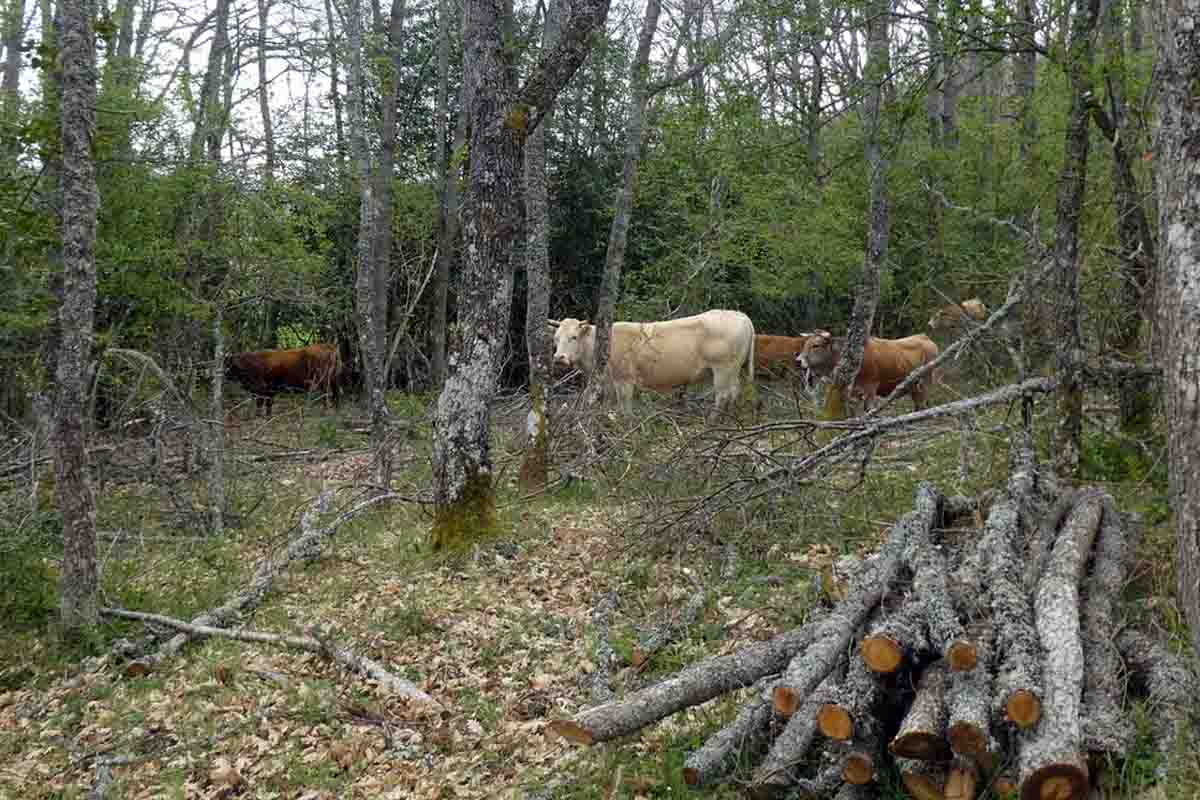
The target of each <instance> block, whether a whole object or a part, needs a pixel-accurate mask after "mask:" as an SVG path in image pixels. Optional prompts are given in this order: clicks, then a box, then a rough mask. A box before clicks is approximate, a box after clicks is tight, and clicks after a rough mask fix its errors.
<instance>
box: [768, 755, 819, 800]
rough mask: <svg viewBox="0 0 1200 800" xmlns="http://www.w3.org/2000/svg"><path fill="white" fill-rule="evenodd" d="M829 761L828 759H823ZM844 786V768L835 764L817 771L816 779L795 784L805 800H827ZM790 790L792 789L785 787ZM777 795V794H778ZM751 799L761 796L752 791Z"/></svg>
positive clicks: (773, 795)
mask: <svg viewBox="0 0 1200 800" xmlns="http://www.w3.org/2000/svg"><path fill="white" fill-rule="evenodd" d="M823 760H824V761H828V759H823ZM841 786H842V768H841V766H840V765H838V764H835V763H825V764H824V766H822V767H821V769H819V770H818V771H817V774H816V776H815V777H812V778H801V779H799V780H798V781H796V783H795V790H796V794H797V795H798V796H800V797H802V798H805V800H825V798H827V797H829V796H831V795H832V794H833V793H834V792H837V791H838V790H839V788H840V787H841ZM785 788H790V787H785ZM776 794H777V793H776ZM776 794H771V795H767V797H775V796H776ZM751 797H754V798H755V799H756V800H757V799H758V797H759V795H756V794H754V792H753V791H751Z"/></svg>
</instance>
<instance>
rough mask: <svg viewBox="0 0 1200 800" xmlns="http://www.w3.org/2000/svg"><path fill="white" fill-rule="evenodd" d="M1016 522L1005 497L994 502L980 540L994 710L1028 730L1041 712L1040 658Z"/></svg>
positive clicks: (998, 714)
mask: <svg viewBox="0 0 1200 800" xmlns="http://www.w3.org/2000/svg"><path fill="white" fill-rule="evenodd" d="M1019 524H1020V523H1019V521H1018V516H1017V509H1016V506H1015V505H1014V503H1013V502H1012V501H1011V500H1007V499H1006V500H1004V501H1002V502H999V503H996V504H995V505H993V506H992V510H991V513H989V514H988V518H987V523H986V524H985V526H984V532H983V538H984V541H986V542H988V552H990V554H991V560H990V561H989V562H988V570H987V585H988V589H989V590H990V594H991V605H992V623H993V625H994V626H995V635H996V639H995V642H996V654H997V660H996V688H995V700H994V702H993V708H994V709H995V714H996V716H997V718H1003V719H1007V720H1008V721H1009V722H1012V723H1013V724H1015V725H1017V726H1018V727H1021V728H1029V727H1032V726H1034V725H1036V724H1037V722H1038V720H1039V719H1041V716H1042V685H1041V662H1040V660H1039V655H1040V651H1039V644H1038V634H1037V629H1036V628H1035V627H1034V618H1033V606H1032V604H1031V603H1030V599H1029V591H1028V590H1027V589H1026V587H1025V585H1024V583H1023V582H1022V581H1021V568H1020V562H1019V561H1018V559H1017V553H1018V552H1019V549H1018V548H1017V546H1016V542H1017V541H1018V537H1019V536H1020V530H1019Z"/></svg>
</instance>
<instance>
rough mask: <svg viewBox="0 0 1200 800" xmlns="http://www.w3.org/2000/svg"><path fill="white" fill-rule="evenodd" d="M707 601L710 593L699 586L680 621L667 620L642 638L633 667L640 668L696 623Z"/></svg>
mask: <svg viewBox="0 0 1200 800" xmlns="http://www.w3.org/2000/svg"><path fill="white" fill-rule="evenodd" d="M707 601H708V592H707V591H706V590H705V589H704V588H703V587H700V586H697V587H696V590H695V591H694V592H693V593H692V596H691V597H690V598H688V602H687V605H685V606H684V607H683V610H682V611H681V612H680V614H679V618H678V619H676V620H671V619H668V620H665V621H664V622H663V623H662V624H660V625H659V626H658V627H657V628H655V629H654V630H653V631H651V632H650V633H648V634H646V635H645V636H643V637H642V639H641V641H639V642H638V644H637V647H635V648H634V649H633V655H632V656H631V657H630V659H629V660H630V662H631V663H632V664H633V666H635V667H640V666H641V665H642V664H644V663H646V661H647V660H648V659H649V658H650V657H651V656H653V655H654V654H655V653H657V652H658V651H659V650H661V649H662V648H664V647H666V646H667V645H668V644H670V643H671V642H673V641H675V640H676V639H678V638H679V636H680V635H681V634H682V633H683V632H684V631H686V630H687V629H688V628H689V627H691V625H692V623H694V622H695V621H696V617H698V616H699V615H700V612H701V611H702V610H704V604H705V603H706V602H707Z"/></svg>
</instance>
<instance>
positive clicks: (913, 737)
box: [888, 661, 950, 761]
mask: <svg viewBox="0 0 1200 800" xmlns="http://www.w3.org/2000/svg"><path fill="white" fill-rule="evenodd" d="M946 679H947V671H946V665H945V663H943V662H941V661H935V662H934V663H932V664H930V665H929V666H928V667H926V668H925V671H924V672H922V673H921V680H920V681H919V682H918V684H917V694H916V696H915V697H913V701H912V705H911V706H910V707H909V709H908V713H907V714H905V715H904V721H903V722H901V723H900V730H899V731H898V732H897V733H896V735H895V737H893V739H892V743H891V744H890V745H888V749H889V750H891V751H892V754H893V755H896V756H900V757H902V758H915V759H920V760H923V761H941V760H944V759H946V758H947V757H949V755H950V748H949V747H948V746H947V744H946V682H947V681H946Z"/></svg>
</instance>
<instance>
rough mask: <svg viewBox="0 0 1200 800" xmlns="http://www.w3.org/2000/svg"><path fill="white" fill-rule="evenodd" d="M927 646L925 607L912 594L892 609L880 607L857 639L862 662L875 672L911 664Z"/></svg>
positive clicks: (887, 670) (888, 670)
mask: <svg viewBox="0 0 1200 800" xmlns="http://www.w3.org/2000/svg"><path fill="white" fill-rule="evenodd" d="M928 649H930V648H929V634H928V632H927V629H926V625H925V607H924V605H923V604H922V603H921V601H920V600H919V599H917V597H916V596H915V595H913V594H909V595H907V596H906V597H905V598H904V601H903V602H902V603H901V605H900V607H899V608H898V609H896V610H894V611H891V612H887V611H883V610H881V611H880V613H879V615H878V616H877V617H876V618H875V621H874V622H873V623H872V624H871V625H870V628H869V629H868V632H867V635H866V636H864V637H863V640H862V642H861V643H859V650H860V652H861V653H862V659H863V662H864V663H865V664H866V665H867V666H868V667H870V668H871V670H873V671H874V672H878V673H880V674H890V673H893V672H895V671H897V670H898V669H900V668H901V667H902V666H904V665H905V664H911V663H912V661H913V659H914V658H915V657H916V656H917V654H918V653H921V652H923V651H925V650H928Z"/></svg>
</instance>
